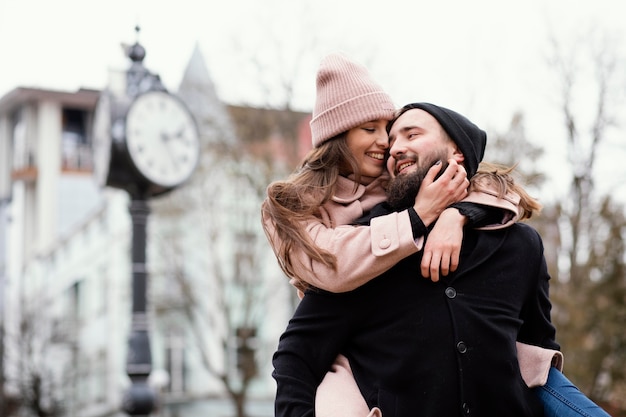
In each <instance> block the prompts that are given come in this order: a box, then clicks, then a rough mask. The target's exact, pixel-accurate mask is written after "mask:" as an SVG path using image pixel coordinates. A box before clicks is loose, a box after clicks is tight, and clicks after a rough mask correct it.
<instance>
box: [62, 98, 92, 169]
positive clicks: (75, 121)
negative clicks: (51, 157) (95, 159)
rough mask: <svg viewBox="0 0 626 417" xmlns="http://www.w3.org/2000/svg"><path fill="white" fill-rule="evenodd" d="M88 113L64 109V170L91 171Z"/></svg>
mask: <svg viewBox="0 0 626 417" xmlns="http://www.w3.org/2000/svg"><path fill="white" fill-rule="evenodd" d="M86 120H87V112H86V111H84V110H76V109H68V108H64V109H63V120H62V134H61V141H62V144H61V156H62V158H63V160H62V166H63V169H68V170H90V169H91V168H92V157H91V147H90V146H88V144H87V123H86Z"/></svg>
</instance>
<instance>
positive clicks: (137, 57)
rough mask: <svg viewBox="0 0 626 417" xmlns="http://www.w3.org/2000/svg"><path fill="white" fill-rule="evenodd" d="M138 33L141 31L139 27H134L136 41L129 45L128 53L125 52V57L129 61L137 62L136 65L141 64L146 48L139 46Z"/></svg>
mask: <svg viewBox="0 0 626 417" xmlns="http://www.w3.org/2000/svg"><path fill="white" fill-rule="evenodd" d="M140 31H141V28H140V27H139V25H136V26H135V32H136V33H137V39H136V41H135V43H134V44H133V45H131V47H130V48H128V51H127V55H128V57H129V58H130V60H131V61H133V62H138V63H141V62H143V59H144V58H145V57H146V48H144V47H143V46H141V45H140V44H139V32H140Z"/></svg>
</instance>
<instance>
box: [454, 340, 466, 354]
mask: <svg viewBox="0 0 626 417" xmlns="http://www.w3.org/2000/svg"><path fill="white" fill-rule="evenodd" d="M456 350H458V351H459V353H466V352H467V345H466V344H465V342H459V343H457V344H456Z"/></svg>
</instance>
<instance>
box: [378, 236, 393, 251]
mask: <svg viewBox="0 0 626 417" xmlns="http://www.w3.org/2000/svg"><path fill="white" fill-rule="evenodd" d="M378 246H379V247H380V248H381V249H387V248H388V247H389V246H391V240H389V239H387V238H384V239H383V240H381V241H380V242H379V243H378Z"/></svg>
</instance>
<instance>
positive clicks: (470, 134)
mask: <svg viewBox="0 0 626 417" xmlns="http://www.w3.org/2000/svg"><path fill="white" fill-rule="evenodd" d="M411 109H421V110H424V111H425V112H427V113H429V114H430V115H431V116H433V117H434V118H435V119H437V121H438V122H439V124H440V125H441V127H443V129H444V130H445V131H446V133H447V134H448V136H450V138H451V139H452V140H453V141H454V143H456V145H457V146H458V147H459V149H460V150H461V152H462V153H463V156H464V157H465V162H464V163H463V165H464V166H465V170H466V171H467V177H468V178H471V177H473V176H474V174H476V171H477V170H478V164H480V161H482V160H483V156H484V155H485V146H486V145H487V134H486V133H485V132H484V131H483V130H481V129H480V128H479V127H478V126H476V125H475V124H474V123H472V122H470V121H469V120H468V119H467V118H466V117H465V116H462V115H460V114H459V113H457V112H455V111H452V110H450V109H446V108H444V107H439V106H436V105H434V104H431V103H411V104H407V105H406V106H404V107H402V109H400V111H399V112H398V114H399V115H401V114H402V113H404V112H405V111H407V110H411ZM397 118H398V116H396V117H395V118H394V119H393V120H392V121H390V122H389V124H388V125H387V131H389V130H390V129H391V126H393V124H394V123H395V121H396V119H397Z"/></svg>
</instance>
